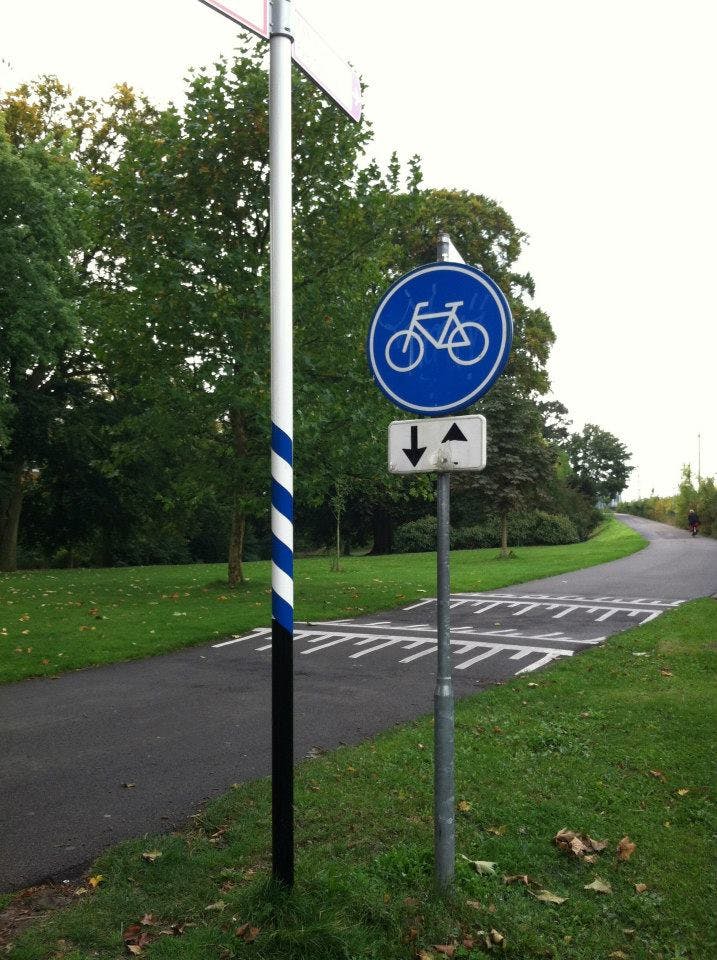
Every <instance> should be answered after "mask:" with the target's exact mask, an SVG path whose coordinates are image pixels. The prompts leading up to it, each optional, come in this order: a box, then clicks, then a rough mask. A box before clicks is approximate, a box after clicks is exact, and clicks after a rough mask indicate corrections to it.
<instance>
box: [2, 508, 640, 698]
mask: <svg viewBox="0 0 717 960" xmlns="http://www.w3.org/2000/svg"><path fill="white" fill-rule="evenodd" d="M644 545H645V541H644V540H643V538H642V537H641V536H639V534H637V533H635V532H634V531H633V530H630V529H629V528H628V527H626V526H624V525H623V524H620V523H618V522H617V521H615V520H614V519H610V520H609V521H607V522H606V523H605V524H604V525H603V526H602V527H601V529H600V530H599V531H598V533H597V534H596V536H594V537H593V538H591V539H590V540H588V541H586V542H585V543H579V544H573V545H570V546H561V547H521V548H520V549H519V551H518V554H519V555H518V557H517V558H515V559H512V560H509V561H506V560H498V559H496V551H495V550H494V549H491V550H475V551H469V550H465V551H456V552H455V553H453V555H452V587H453V589H454V590H494V589H496V588H497V587H505V586H509V585H510V584H513V583H521V582H523V581H525V580H531V579H537V578H540V577H548V576H551V575H553V574H557V573H564V572H566V571H569V570H578V569H581V568H582V567H588V566H592V565H594V564H598V563H605V562H607V561H608V560H615V559H617V558H619V557H623V556H626V555H627V554H630V553H634V552H635V551H636V550H639V549H641V548H642V547H643V546H644ZM435 564H436V561H435V554H431V553H421V554H410V555H398V556H387V557H349V558H346V559H345V560H344V561H342V566H343V570H342V572H340V573H332V572H331V570H330V560H329V559H328V558H326V557H322V558H320V559H310V560H299V561H298V562H297V563H296V570H295V576H296V604H297V607H296V615H297V619H299V620H303V619H309V620H320V619H328V620H333V619H337V618H339V617H342V618H343V617H351V616H356V615H358V614H361V613H371V612H373V611H376V610H382V609H388V608H391V607H396V606H399V605H401V604H405V603H409V602H411V601H413V600H416V599H418V598H420V597H424V596H435V590H436V586H435V584H436V571H435ZM225 575H226V568H225V566H224V565H220V564H194V565H189V566H172V567H168V566H157V567H136V568H122V569H100V570H43V571H30V572H24V573H15V574H3V575H1V576H0V682H8V681H12V680H21V679H23V678H25V677H36V676H53V675H56V674H58V673H60V672H63V671H66V670H76V669H78V668H80V667H86V666H90V665H93V664H101V663H113V662H116V661H118V660H130V659H138V658H141V657H148V656H152V655H156V654H160V653H167V652H168V651H170V650H176V649H178V648H180V647H186V646H189V645H191V644H198V643H207V642H210V641H212V640H215V639H216V638H217V637H220V636H226V635H228V634H237V633H243V632H246V631H248V630H252V629H253V628H254V627H259V626H266V624H267V623H268V622H269V619H270V617H271V611H270V594H271V587H270V583H271V580H270V576H271V572H270V565H269V564H268V563H249V564H247V565H246V576H247V582H246V583H244V584H242V585H241V586H240V587H239V588H238V589H236V590H229V589H228V588H227V587H226V586H225V584H224V583H223V582H222V579H221V578H222V577H224V576H225Z"/></svg>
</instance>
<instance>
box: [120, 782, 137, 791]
mask: <svg viewBox="0 0 717 960" xmlns="http://www.w3.org/2000/svg"><path fill="white" fill-rule="evenodd" d="M122 786H123V787H124V788H125V789H126V790H131V789H132V788H133V787H136V786H137V784H136V783H123V784H122Z"/></svg>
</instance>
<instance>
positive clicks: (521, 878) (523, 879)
mask: <svg viewBox="0 0 717 960" xmlns="http://www.w3.org/2000/svg"><path fill="white" fill-rule="evenodd" d="M503 883H524V884H525V885H526V887H527V886H528V884H529V883H530V877H529V876H528V874H527V873H516V874H513V875H512V876H509V877H503Z"/></svg>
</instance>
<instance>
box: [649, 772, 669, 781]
mask: <svg viewBox="0 0 717 960" xmlns="http://www.w3.org/2000/svg"><path fill="white" fill-rule="evenodd" d="M650 776H651V777H654V778H655V780H662V782H663V783H664V782H665V781H666V780H667V777H666V776H665V775H664V773H663V772H662V770H650Z"/></svg>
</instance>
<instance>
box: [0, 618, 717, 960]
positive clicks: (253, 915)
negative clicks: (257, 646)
mask: <svg viewBox="0 0 717 960" xmlns="http://www.w3.org/2000/svg"><path fill="white" fill-rule="evenodd" d="M716 650H717V602H715V601H714V600H709V599H707V600H699V601H694V602H692V603H689V604H686V605H684V606H682V607H680V608H679V609H677V610H674V611H671V612H669V613H667V614H665V615H664V616H662V617H660V618H659V619H658V620H655V621H652V622H651V623H650V624H648V625H646V626H643V627H640V628H638V629H636V630H633V631H630V632H628V633H625V634H621V635H619V636H616V637H614V638H612V639H611V640H609V641H608V643H607V644H606V645H605V646H602V647H598V648H592V649H591V650H590V651H588V652H586V653H583V654H581V655H580V656H579V657H575V658H574V659H570V660H564V661H562V662H560V663H557V664H554V665H553V666H551V668H550V669H549V670H546V671H543V672H538V673H534V674H529V675H527V676H526V677H520V678H515V679H514V680H512V681H510V682H509V683H507V684H505V685H503V686H496V687H493V688H492V689H491V690H489V691H488V692H486V693H484V694H481V695H478V696H474V697H471V698H470V699H466V700H463V701H462V702H460V703H459V705H458V709H457V718H456V773H457V791H456V797H457V801H458V805H459V806H458V809H459V813H458V819H457V833H458V841H457V846H458V854H459V857H458V860H457V875H456V884H455V888H454V890H453V892H452V895H451V896H449V897H448V898H446V899H441V898H439V897H436V896H435V895H434V894H433V892H432V820H431V811H432V768H433V757H432V724H431V719H430V717H427V718H424V719H422V720H420V721H418V722H416V723H415V724H411V725H409V726H407V727H404V728H402V729H400V730H397V731H392V732H390V733H387V734H385V735H383V736H380V737H378V738H377V739H376V740H375V741H368V742H366V743H365V744H362V745H360V746H358V747H354V748H345V749H341V750H338V751H336V752H333V753H330V754H327V755H325V756H324V757H321V758H319V759H316V760H309V761H304V762H303V763H302V764H300V765H299V766H298V768H297V783H296V841H297V883H296V886H295V889H294V891H293V892H292V893H290V894H287V893H286V892H282V891H277V890H276V889H274V888H272V886H271V884H270V882H269V868H268V858H269V842H270V841H269V835H270V789H269V784H268V783H267V782H266V781H260V782H255V783H252V784H247V785H243V786H239V787H237V788H236V789H235V790H233V791H232V792H231V793H230V794H229V795H227V796H225V797H223V798H221V799H219V800H217V801H215V802H213V803H212V804H210V805H209V806H208V807H207V808H206V810H205V811H204V812H203V813H202V815H201V816H200V817H198V818H195V819H194V821H193V822H192V826H191V828H188V829H187V830H186V831H184V832H180V833H176V834H173V835H171V836H166V837H161V838H145V839H143V840H139V841H136V842H130V843H126V844H124V845H122V846H120V847H118V848H116V849H115V850H113V851H111V852H109V853H107V854H106V855H104V856H103V857H101V858H100V860H98V861H97V862H96V864H95V865H94V867H93V869H92V871H91V873H92V874H93V875H95V876H97V875H99V876H101V877H102V878H103V879H102V881H101V882H100V883H99V886H98V887H97V889H96V890H95V892H91V891H89V890H88V891H87V892H86V893H84V895H83V896H81V897H78V903H77V905H76V906H73V907H71V908H70V909H68V910H66V911H63V912H60V913H58V914H55V915H53V916H52V917H50V918H49V919H47V920H45V921H43V922H42V923H40V924H39V925H37V926H36V927H34V928H33V929H31V930H30V931H28V932H26V933H25V934H24V935H23V936H22V937H20V939H19V940H18V941H17V942H16V944H15V946H14V948H13V949H11V950H10V951H9V953H8V956H10V957H11V958H12V960H49V958H59V957H62V958H65V960H89V958H100V960H109V958H111V960H117V958H119V957H120V956H122V955H123V944H122V933H123V931H125V930H126V929H127V928H128V927H129V926H131V925H132V924H140V921H141V920H142V918H143V917H144V918H145V920H147V925H146V926H144V927H142V928H141V929H142V930H143V931H144V932H145V933H146V934H147V935H148V937H149V939H150V940H151V942H150V943H149V944H147V945H145V946H143V947H142V954H141V955H142V956H146V957H147V958H149V960H170V958H171V960H176V958H181V960H207V958H217V960H230V958H244V957H253V958H257V960H258V958H262V960H287V958H291V960H337V958H344V960H349V958H351V960H394V958H395V960H399V958H401V960H409V958H415V957H435V958H436V960H438V958H439V957H441V956H446V955H449V954H446V953H441V952H439V951H437V950H436V949H435V947H436V945H441V946H446V947H455V948H456V949H455V953H454V956H455V957H456V958H458V957H463V958H468V957H470V958H479V957H482V956H485V953H486V951H487V947H486V944H485V934H481V933H480V932H479V931H485V932H486V933H487V934H488V935H489V934H490V931H491V930H495V931H498V932H499V933H500V934H501V935H503V936H504V937H505V944H504V952H503V951H502V950H499V949H498V948H495V950H493V951H491V952H496V953H499V954H500V953H502V954H503V955H504V956H506V957H511V958H516V960H517V958H520V960H539V958H564V960H596V958H603V957H604V958H624V957H628V958H630V960H648V958H649V960H672V958H692V960H708V958H712V957H714V956H717V939H716V937H715V921H714V914H713V912H712V910H711V905H713V904H714V894H715V890H714V873H713V871H712V869H711V864H712V860H711V857H710V849H709V840H708V838H709V837H710V835H713V834H714V831H715V828H716V827H717V824H716V823H715V808H714V795H713V792H712V791H713V787H714V784H710V778H711V776H712V772H713V761H714V748H715V730H716V729H717V724H716V723H715V721H716V720H717V716H716V715H715V714H716V711H715V697H714V692H715V691H714V661H715V651H716ZM564 827H567V828H570V829H572V830H575V831H578V832H585V833H586V834H589V835H590V836H591V837H593V838H595V839H599V840H607V841H608V846H607V848H606V849H605V851H604V852H602V853H600V854H598V856H597V862H595V863H594V864H588V863H585V862H583V861H579V860H576V859H574V858H571V857H569V856H568V855H566V854H565V853H562V852H560V851H559V850H558V849H557V848H556V846H555V845H554V844H553V842H552V838H553V837H554V835H555V834H556V833H557V832H558V831H559V830H560V829H561V828H564ZM623 837H629V838H630V840H631V841H632V842H633V843H634V844H635V845H636V847H635V850H634V853H633V854H632V856H631V857H630V858H629V860H627V861H625V862H621V861H620V860H618V858H617V855H616V851H617V845H618V842H619V841H620V840H621V839H622V838H623ZM149 851H158V852H159V853H161V856H160V857H159V858H157V859H155V860H154V861H153V862H147V861H146V860H145V859H143V856H142V854H143V853H146V852H149ZM461 855H464V856H466V857H468V858H469V859H470V860H483V861H490V862H494V863H495V864H496V865H497V866H496V872H495V873H494V874H486V875H479V874H478V873H477V872H476V871H475V870H474V869H473V868H472V867H471V865H470V864H469V863H468V862H467V861H466V860H464V859H462V856H461ZM520 874H527V875H528V876H529V877H530V878H532V879H533V880H534V881H535V883H534V884H533V885H532V886H531V887H530V888H529V887H526V886H525V885H523V884H521V883H511V884H506V883H505V882H504V881H503V877H504V876H506V875H520ZM596 878H601V879H602V880H604V881H606V882H607V883H608V884H609V885H610V888H611V891H612V892H610V893H600V892H596V891H594V890H589V889H586V886H587V885H588V884H590V883H591V882H593V881H594V880H595V879H596ZM637 884H640V885H642V884H644V885H645V889H644V891H643V892H638V889H636V885H637ZM86 888H87V885H86V884H85V889H86ZM541 888H545V889H547V890H549V891H551V892H552V893H553V894H555V895H557V896H559V897H564V898H566V899H565V902H564V903H562V904H554V903H547V902H542V901H539V900H537V899H535V897H534V896H532V895H531V893H530V890H532V891H533V892H536V891H537V890H539V889H541ZM639 889H642V887H640V888H639ZM244 924H248V925H249V927H244V926H243V925H244ZM173 925H176V926H174V927H173ZM252 927H254V928H258V932H256V937H255V939H254V941H253V942H252V943H246V942H245V940H244V939H243V937H246V936H251V935H252V933H251V928H252ZM173 930H174V934H175V935H172V931H173ZM182 930H183V932H182V934H181V935H176V934H177V933H178V932H179V931H182ZM237 930H240V931H241V930H243V931H244V933H243V935H242V934H239V935H237ZM162 931H165V932H164V933H162ZM464 943H465V944H468V946H465V945H464ZM471 944H472V946H471ZM421 951H424V953H421Z"/></svg>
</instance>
